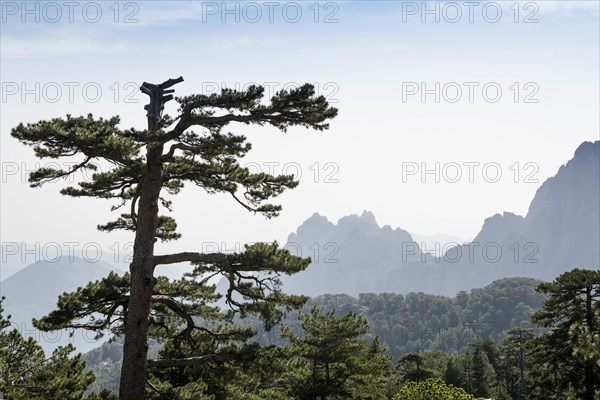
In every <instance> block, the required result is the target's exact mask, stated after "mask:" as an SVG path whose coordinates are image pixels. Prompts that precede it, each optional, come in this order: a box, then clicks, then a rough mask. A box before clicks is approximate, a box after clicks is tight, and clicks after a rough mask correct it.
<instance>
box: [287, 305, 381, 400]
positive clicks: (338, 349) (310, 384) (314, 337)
mask: <svg viewBox="0 0 600 400" xmlns="http://www.w3.org/2000/svg"><path fill="white" fill-rule="evenodd" d="M299 319H300V321H301V328H302V332H301V333H300V334H296V333H294V332H293V331H292V330H291V329H290V328H289V327H286V328H285V329H284V331H283V336H284V337H286V338H288V339H289V340H290V342H291V345H292V347H291V353H292V354H293V355H294V356H296V357H298V359H299V360H298V368H299V370H298V371H296V373H295V374H294V381H293V383H292V385H291V388H292V390H291V391H292V394H294V395H295V396H296V397H297V398H298V399H299V400H317V399H319V400H330V399H340V400H341V399H348V398H353V399H365V400H366V399H371V400H379V399H386V398H387V397H386V395H387V390H388V389H389V387H388V386H387V379H388V378H387V377H390V376H391V374H389V373H390V372H391V371H390V367H391V364H390V358H389V357H388V356H386V355H384V354H383V349H382V348H381V346H380V344H379V341H378V340H375V341H374V342H373V343H372V344H371V345H368V344H367V343H366V342H364V341H363V340H361V336H363V335H364V334H366V333H367V331H368V322H367V320H366V319H364V318H363V317H360V316H358V315H356V314H354V313H348V314H346V315H343V316H340V317H336V316H335V312H334V311H333V310H332V311H329V312H327V313H325V314H323V313H321V311H320V310H319V309H318V308H317V307H313V308H312V310H311V311H310V313H308V314H304V313H302V314H300V315H299ZM386 375H387V377H386ZM377 384H379V386H377Z"/></svg>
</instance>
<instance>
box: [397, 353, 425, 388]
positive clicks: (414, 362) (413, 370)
mask: <svg viewBox="0 0 600 400" xmlns="http://www.w3.org/2000/svg"><path fill="white" fill-rule="evenodd" d="M424 364H425V360H424V357H423V355H421V354H419V353H408V354H405V355H403V356H402V357H400V360H398V365H397V367H396V368H397V369H398V373H399V374H400V381H401V382H403V383H405V382H421V381H424V380H426V379H429V378H432V377H433V376H434V372H433V371H432V370H430V369H428V368H426V367H425V365H424Z"/></svg>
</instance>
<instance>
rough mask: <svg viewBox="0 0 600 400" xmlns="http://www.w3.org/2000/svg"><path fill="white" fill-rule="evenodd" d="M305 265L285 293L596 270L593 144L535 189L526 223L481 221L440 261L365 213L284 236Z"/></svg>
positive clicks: (417, 286)
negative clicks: (309, 260) (469, 239)
mask: <svg viewBox="0 0 600 400" xmlns="http://www.w3.org/2000/svg"><path fill="white" fill-rule="evenodd" d="M288 248H289V249H290V250H291V251H294V249H296V251H295V254H298V255H302V256H304V257H307V256H310V257H312V258H313V263H312V264H311V266H310V267H309V268H308V269H307V270H306V271H303V272H302V273H300V274H297V275H294V276H292V277H289V278H287V279H285V280H284V287H285V288H286V290H287V291H290V292H292V293H302V294H307V295H318V294H324V293H347V294H352V295H356V294H357V293H361V292H373V291H375V292H397V293H408V292H413V291H414V292H417V291H422V292H425V293H432V294H444V295H454V294H456V293H457V292H459V291H461V290H470V289H473V288H477V287H483V286H485V285H487V284H489V283H491V282H492V281H494V280H496V279H501V278H504V277H510V276H524V277H532V278H538V279H543V280H551V279H554V278H555V277H556V276H558V275H559V274H561V273H562V272H565V271H568V270H570V269H572V268H575V267H580V268H600V141H596V142H594V143H592V142H584V143H583V144H581V145H580V146H579V148H578V149H577V150H576V152H575V156H574V158H573V159H572V160H570V161H569V162H568V163H567V164H565V165H563V166H561V167H560V169H559V170H558V172H557V174H556V175H555V176H554V177H552V178H549V179H547V180H546V181H545V182H544V183H543V184H542V185H541V186H540V188H539V189H538V190H537V192H536V194H535V197H534V199H533V201H532V202H531V204H530V207H529V211H528V213H527V216H526V217H522V216H519V215H515V214H513V213H510V212H504V213H503V214H496V215H494V216H492V217H490V218H487V219H486V220H485V221H484V223H483V227H482V228H481V231H480V232H479V234H478V235H477V236H476V237H475V239H473V241H472V242H471V243H468V244H463V245H458V246H455V247H452V248H450V249H449V250H448V251H447V252H446V253H445V254H444V256H442V257H439V258H438V257H434V256H432V255H429V254H426V253H425V252H423V253H422V252H421V251H420V250H419V249H418V246H417V244H416V243H415V242H414V241H413V238H412V237H411V235H410V234H409V233H408V232H406V231H404V230H402V229H399V228H398V229H394V230H392V229H391V228H390V227H389V226H384V227H379V226H378V225H377V223H376V221H375V218H374V216H373V214H372V213H370V212H368V211H365V212H363V214H362V215H361V216H358V215H351V216H348V217H344V218H341V219H340V220H339V221H338V223H337V224H333V223H331V222H329V221H328V220H327V218H325V217H323V216H321V215H319V214H314V215H313V216H312V217H310V218H309V219H308V220H306V221H305V222H304V223H303V224H302V225H301V226H300V227H299V228H298V230H297V232H296V233H292V234H291V235H290V236H289V238H288Z"/></svg>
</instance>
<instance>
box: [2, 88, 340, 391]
mask: <svg viewBox="0 0 600 400" xmlns="http://www.w3.org/2000/svg"><path fill="white" fill-rule="evenodd" d="M182 81H183V78H178V79H171V80H168V81H166V82H164V83H162V84H159V85H154V84H149V83H144V84H143V85H142V87H141V90H142V91H143V92H144V93H146V94H148V95H149V96H150V104H149V105H148V106H146V109H147V111H148V113H147V116H148V129H147V130H138V129H134V128H131V129H121V128H119V122H120V120H119V117H112V118H109V119H104V118H94V117H93V116H92V115H91V114H89V115H88V116H87V117H83V116H81V117H73V116H71V115H67V116H66V118H54V119H51V120H44V121H39V122H36V123H28V124H19V125H18V126H17V127H15V128H13V130H12V132H11V135H12V136H13V137H15V138H16V139H18V140H20V141H21V142H22V143H24V144H26V145H29V146H32V147H33V149H34V152H35V155H36V156H37V157H39V158H51V159H65V158H67V159H70V158H71V157H74V158H76V159H77V162H76V163H75V164H74V166H73V167H71V168H66V169H60V168H49V167H43V168H40V169H38V170H36V171H34V172H32V173H31V175H30V177H29V182H30V184H31V186H33V187H37V186H41V185H43V184H45V183H46V182H50V181H54V180H57V179H60V178H66V177H68V176H70V175H72V174H74V173H75V172H77V171H80V170H91V171H96V172H95V173H94V174H93V175H92V177H91V180H89V181H84V182H80V183H79V187H66V188H64V189H62V190H61V193H63V194H65V195H68V196H74V197H96V198H102V199H115V200H117V201H118V204H116V205H115V206H113V210H116V209H119V208H121V207H124V208H125V209H126V210H128V211H126V212H124V213H122V214H121V215H120V217H118V218H117V219H116V220H115V221H112V222H109V223H107V224H104V225H100V226H98V228H99V229H100V230H102V231H106V232H111V231H113V230H116V229H124V230H128V231H132V232H134V233H135V239H134V248H133V261H132V263H131V265H130V270H129V272H130V274H129V275H128V276H127V281H126V282H125V286H124V287H123V286H120V287H119V290H114V289H113V288H112V287H110V286H104V287H101V286H102V284H100V285H97V286H96V287H89V288H87V289H86V290H87V291H84V292H79V294H80V295H79V297H77V296H75V297H73V296H65V297H63V298H62V300H59V310H58V312H57V313H55V314H52V315H51V317H50V318H47V319H43V320H42V321H40V323H39V324H38V327H40V328H42V329H60V328H64V327H67V326H70V327H83V328H87V329H94V330H103V329H106V328H109V327H112V326H113V324H115V323H117V324H120V325H121V326H122V328H121V330H122V332H123V334H124V336H125V342H124V350H123V351H124V354H123V365H122V369H121V382H120V398H121V399H122V400H125V399H127V400H137V399H141V398H143V396H144V386H145V384H146V378H147V367H148V365H151V364H150V363H148V362H147V360H146V359H147V351H148V335H149V332H150V330H151V329H152V328H151V325H152V324H153V320H152V317H151V315H152V313H153V310H154V309H155V308H156V307H158V308H160V309H161V312H163V313H164V312H166V313H169V314H170V316H171V318H179V320H180V323H181V322H182V323H183V324H184V325H185V328H184V331H185V335H187V334H188V333H190V332H191V331H194V330H195V329H196V328H195V327H194V326H195V323H194V320H193V318H192V316H193V312H194V310H193V309H191V308H193V305H189V304H188V303H186V302H185V301H180V300H182V296H180V295H179V294H178V292H175V293H171V292H168V293H161V292H158V291H157V290H155V289H156V288H155V286H156V279H155V277H154V269H155V267H156V266H158V265H169V264H175V263H180V262H191V263H194V264H195V265H196V266H197V269H196V277H199V276H205V275H207V274H222V275H224V276H225V277H226V278H227V280H228V282H229V289H228V291H227V301H228V302H229V304H231V305H232V306H233V307H238V308H240V309H245V311H260V312H262V314H263V316H265V317H268V318H267V319H270V320H272V319H273V317H276V315H277V313H278V311H277V310H278V309H277V307H276V305H277V304H283V305H287V306H295V305H298V304H299V302H300V299H298V298H294V297H288V296H285V295H283V294H282V293H281V291H280V290H279V288H278V286H277V285H278V280H277V278H276V276H273V275H272V274H273V273H275V274H276V273H288V274H290V273H294V272H298V271H300V270H302V269H303V268H306V266H307V265H308V262H305V261H304V260H300V259H297V258H294V257H291V256H290V255H289V254H288V253H287V252H284V251H282V250H278V249H276V244H275V245H273V246H270V245H258V246H253V247H248V248H246V251H245V252H243V253H240V254H234V255H229V254H204V253H199V252H183V253H177V254H168V255H156V252H155V242H156V241H157V240H161V241H167V240H174V239H178V238H179V237H180V234H179V233H178V232H177V224H176V222H175V220H174V219H173V218H172V217H170V216H168V215H163V214H160V209H161V208H162V209H163V210H166V211H167V212H168V211H171V209H172V201H171V200H169V199H168V196H167V195H176V194H178V193H180V191H181V190H182V188H183V186H184V183H191V184H194V185H197V186H199V187H201V188H203V189H204V190H205V191H207V192H208V193H210V194H214V193H225V194H228V195H230V196H231V197H232V198H233V200H234V201H235V202H237V203H239V204H240V205H241V206H242V207H244V208H245V209H247V210H249V211H251V212H254V213H260V214H263V215H264V216H266V217H267V218H271V217H275V216H277V215H278V214H279V212H280V210H281V206H279V205H274V204H270V203H268V201H269V200H270V199H271V198H273V197H276V196H278V195H279V194H281V193H282V192H283V191H285V190H286V189H288V188H294V187H295V186H296V185H297V184H298V182H297V181H296V180H294V177H293V176H291V175H280V176H273V175H270V174H266V173H253V172H251V171H250V170H249V169H248V168H245V167H242V166H241V165H240V164H239V162H238V161H239V159H240V158H242V157H243V156H244V155H246V154H247V153H248V151H250V149H251V146H250V144H249V143H246V138H245V137H244V136H242V135H234V134H232V133H224V132H223V130H224V128H225V127H227V126H228V125H229V124H230V123H234V122H237V123H241V124H245V125H250V124H254V125H259V126H263V125H271V126H273V127H275V128H277V129H279V130H281V131H284V132H285V131H286V130H287V128H289V127H292V126H303V127H306V128H312V129H316V130H320V131H322V130H324V129H327V128H328V124H327V123H326V121H327V120H329V119H331V118H333V117H335V116H336V114H337V110H336V109H334V108H331V107H329V105H328V103H327V101H326V99H325V97H323V96H318V97H317V96H315V91H314V88H313V86H312V85H308V84H307V85H303V86H301V87H299V88H296V89H291V90H282V91H279V92H278V93H276V94H275V96H273V97H272V98H271V101H270V103H268V104H263V103H261V101H262V98H263V95H264V89H263V88H262V87H260V86H250V87H249V88H248V89H247V90H244V91H235V90H230V89H224V90H222V92H221V93H220V94H212V95H210V96H206V95H190V96H184V97H178V98H177V99H176V101H177V102H178V103H179V110H178V116H177V118H176V119H173V118H171V117H169V116H168V115H164V116H163V115H162V109H163V107H164V103H165V102H166V101H168V100H171V99H172V98H173V96H172V95H171V94H169V93H171V92H172V91H173V90H172V89H168V88H170V87H171V86H173V85H175V84H177V83H179V82H182ZM193 127H201V128H202V129H204V132H203V133H202V134H198V133H195V132H193V131H190V130H189V129H190V128H193ZM98 160H99V161H101V162H104V164H103V165H106V166H109V167H110V169H106V170H103V171H98V167H97V165H96V164H94V162H95V161H98ZM270 274H271V275H270ZM111 279H112V280H115V279H116V278H114V277H112V278H111ZM198 279H200V278H198ZM200 282H203V281H202V280H200ZM104 283H106V282H104ZM182 285H183V286H184V287H183V288H182V290H183V291H184V292H185V293H184V295H186V294H187V295H189V294H190V293H191V292H193V289H192V288H191V287H190V286H189V285H188V283H182ZM271 289H274V290H271ZM236 293H240V294H241V295H242V296H244V297H246V298H247V299H248V301H247V303H244V304H242V303H240V302H239V301H238V300H236V297H235V294H236ZM105 294H106V296H105ZM107 296H108V297H107ZM110 296H112V297H110ZM184 300H185V299H184ZM89 302H91V303H89ZM167 309H168V311H167ZM97 313H100V314H101V315H103V318H102V319H101V320H97V319H94V318H95V315H97ZM90 320H91V321H92V322H90ZM197 362H202V361H197ZM153 365H154V366H160V365H161V364H160V362H157V363H153ZM163 365H165V364H164V363H163Z"/></svg>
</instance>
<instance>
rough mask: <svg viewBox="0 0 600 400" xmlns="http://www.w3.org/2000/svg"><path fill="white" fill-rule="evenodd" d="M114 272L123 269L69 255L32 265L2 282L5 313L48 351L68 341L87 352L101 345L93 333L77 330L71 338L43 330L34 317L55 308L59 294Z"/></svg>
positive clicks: (15, 324) (23, 331)
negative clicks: (32, 321)
mask: <svg viewBox="0 0 600 400" xmlns="http://www.w3.org/2000/svg"><path fill="white" fill-rule="evenodd" d="M111 271H115V272H118V273H121V272H122V271H119V270H118V269H116V268H114V267H113V266H111V265H110V264H107V263H105V262H103V261H97V262H90V261H86V260H84V259H82V258H78V257H68V256H63V257H60V258H57V259H56V260H55V261H54V260H53V262H51V261H47V260H43V261H38V262H36V263H33V264H30V265H28V266H27V267H25V268H23V269H21V270H19V271H18V272H16V273H14V274H13V275H12V276H10V277H8V278H7V279H5V280H3V281H2V282H0V295H1V296H4V297H6V299H5V300H4V302H3V307H4V310H5V311H4V312H5V313H6V314H7V315H8V314H10V315H11V322H12V325H13V326H15V327H17V328H18V329H20V331H21V333H22V334H23V335H24V336H26V337H27V336H34V337H35V339H36V340H38V341H39V342H40V345H41V346H42V347H43V348H44V351H46V352H49V351H51V350H52V349H54V348H55V347H56V346H58V345H64V344H67V343H69V342H72V343H73V344H75V345H76V346H77V349H78V350H79V351H87V350H89V349H91V348H93V347H95V346H97V345H98V342H97V341H96V340H94V339H93V334H92V333H86V332H84V331H81V330H78V331H77V332H75V335H74V337H72V338H70V337H69V334H68V332H66V331H58V332H40V331H38V330H37V329H35V328H34V327H33V325H32V323H31V320H32V319H33V318H39V317H42V316H43V315H45V314H47V313H48V312H50V311H52V310H54V309H55V308H56V302H57V300H58V296H59V295H60V294H62V293H64V292H71V291H74V290H76V289H77V288H78V287H81V286H85V285H86V284H87V283H88V282H90V281H95V280H98V279H100V278H103V277H105V276H107V275H108V274H109V273H110V272H111Z"/></svg>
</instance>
